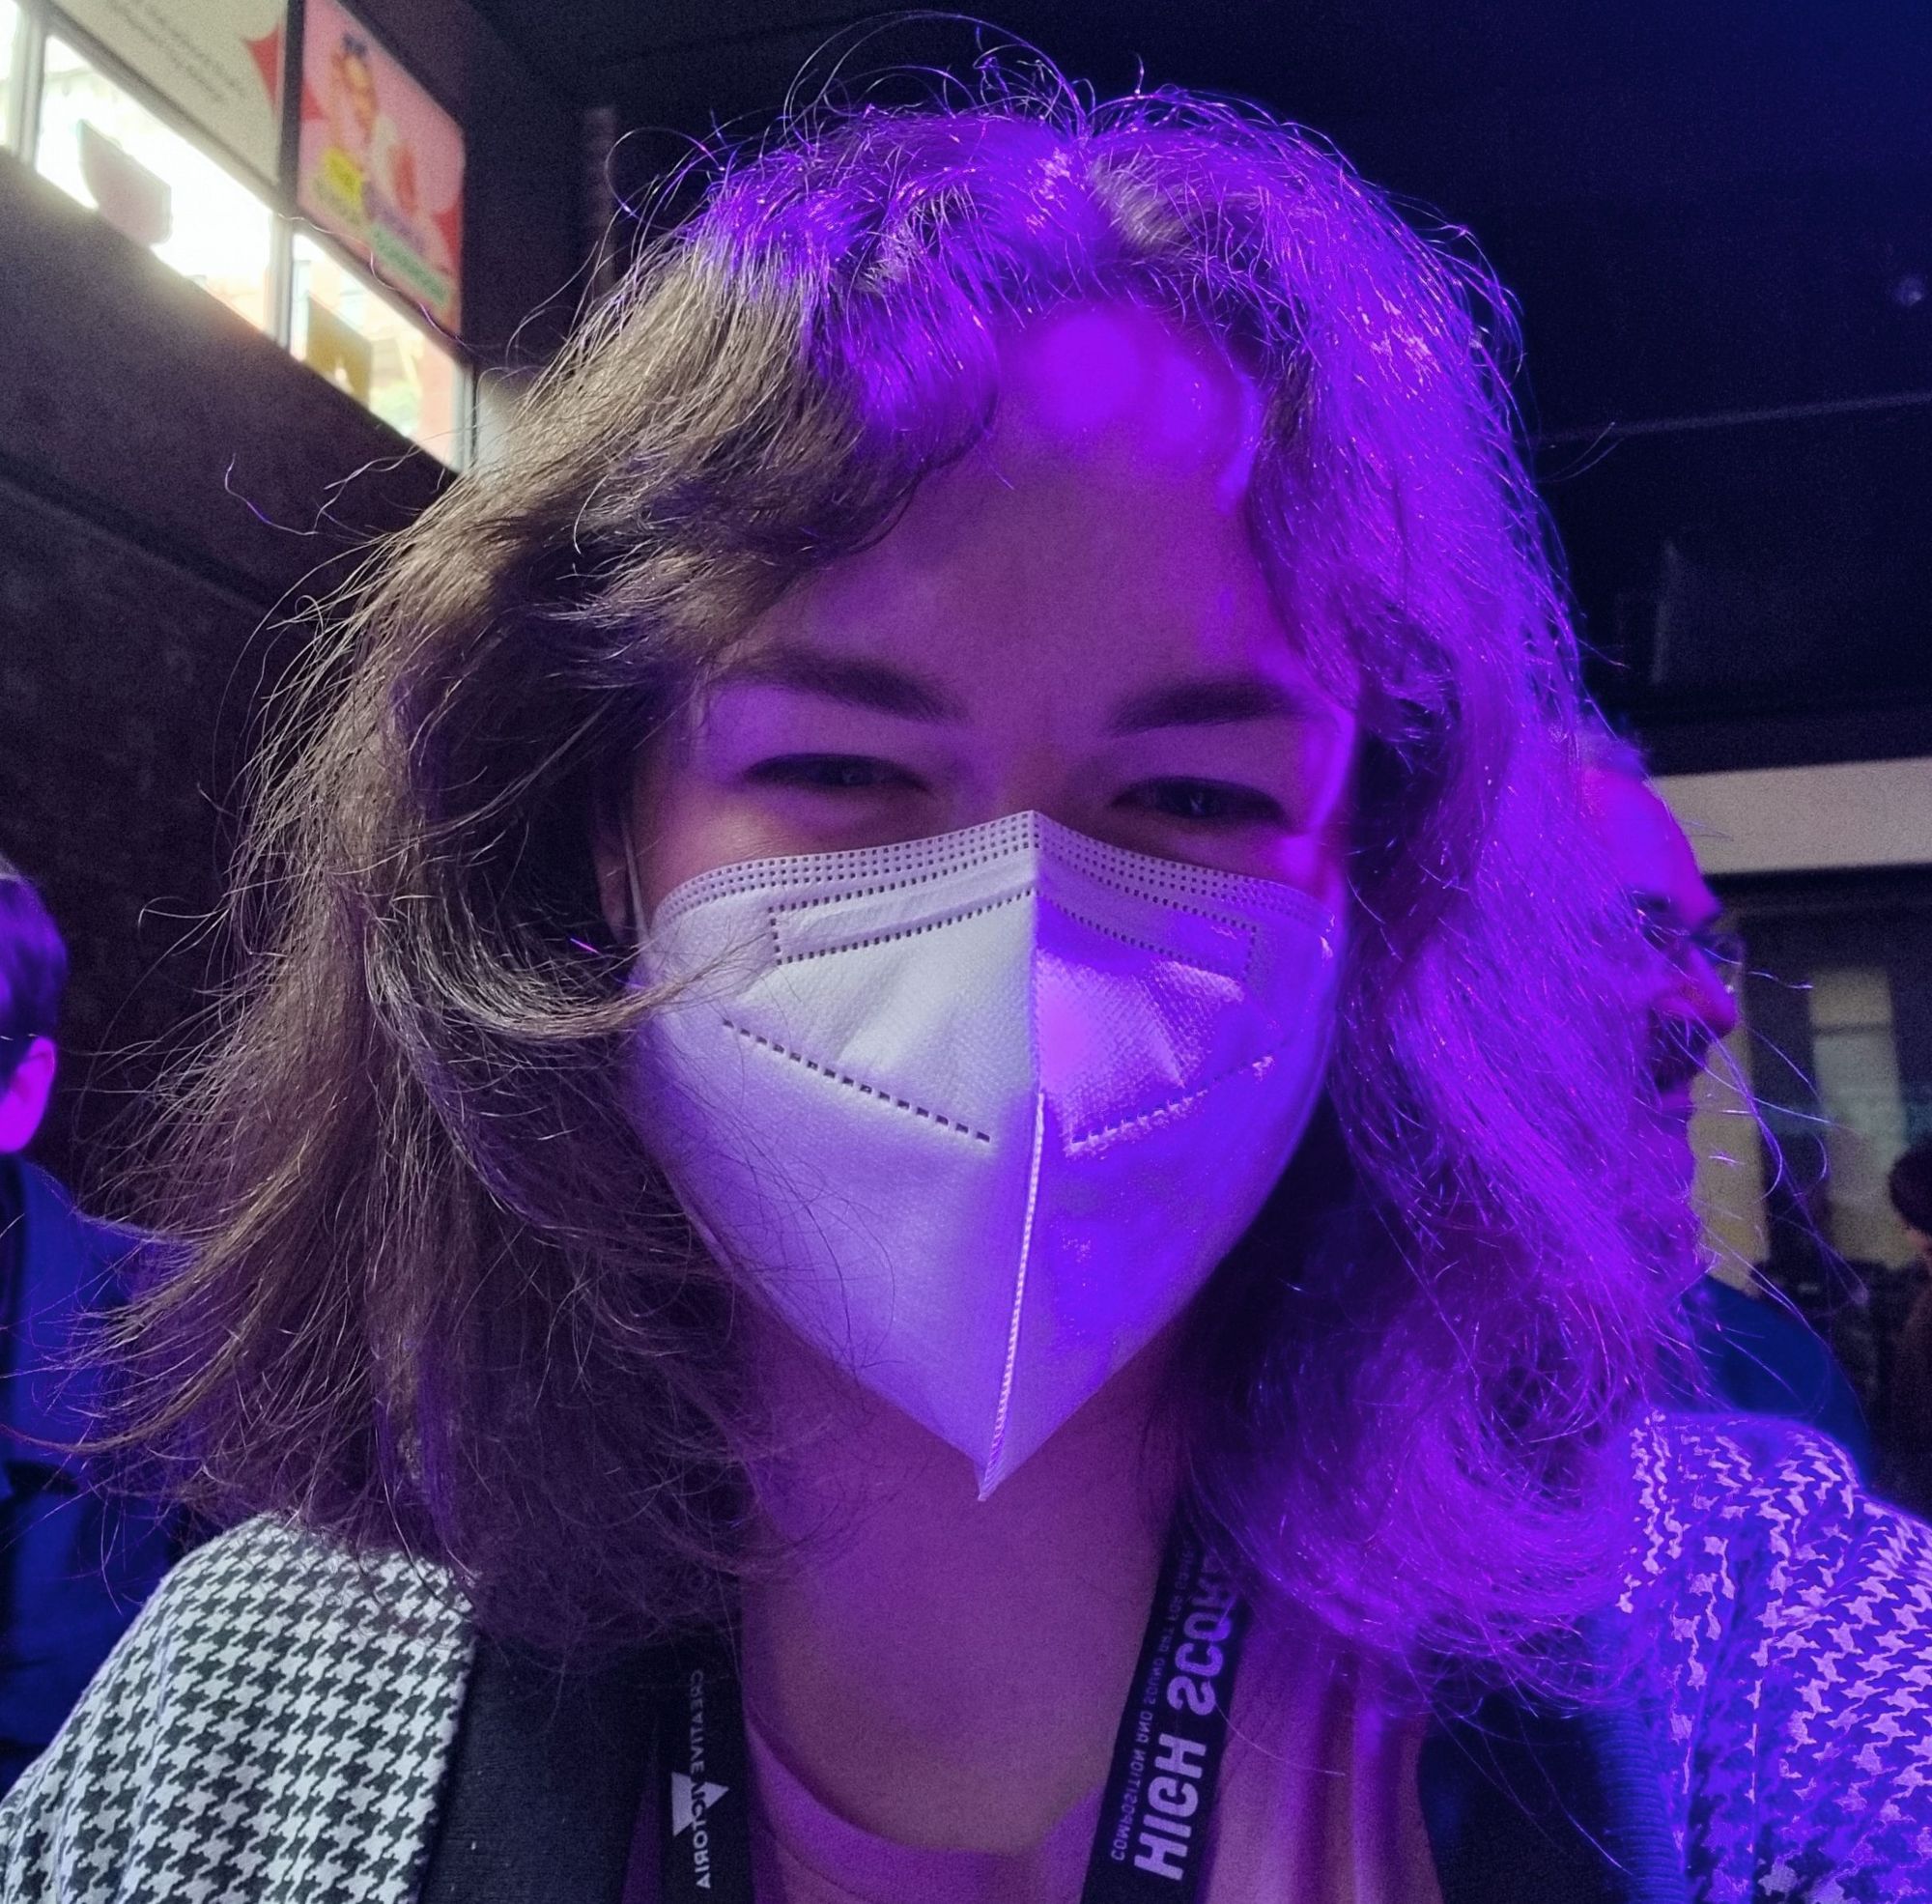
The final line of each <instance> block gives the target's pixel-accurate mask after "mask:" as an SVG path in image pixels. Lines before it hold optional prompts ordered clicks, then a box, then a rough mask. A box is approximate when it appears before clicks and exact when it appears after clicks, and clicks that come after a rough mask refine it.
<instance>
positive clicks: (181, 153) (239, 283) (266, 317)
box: [0, 0, 274, 330]
mask: <svg viewBox="0 0 1932 1904" xmlns="http://www.w3.org/2000/svg"><path fill="white" fill-rule="evenodd" d="M0 5H6V6H8V7H9V8H10V10H11V6H12V0H0ZM34 164H35V167H36V169H37V170H38V171H39V172H40V173H41V175H42V176H43V178H46V179H49V180H51V181H52V182H53V184H55V185H58V186H60V188H61V189H62V190H63V191H64V192H67V193H68V194H69V195H70V196H71V197H73V198H77V199H78V200H79V201H80V202H81V204H83V205H88V206H92V207H93V208H94V209H95V210H96V211H97V212H99V213H100V214H101V216H102V217H104V218H106V219H107V220H108V222H109V223H110V224H113V225H115V226H117V227H118V228H119V229H120V230H121V231H123V232H125V233H126V234H127V235H128V237H129V238H131V239H133V240H134V242H136V243H138V244H144V245H146V246H147V247H148V249H149V250H151V251H152V252H153V253H154V254H155V256H156V258H158V259H160V261H161V262H162V263H163V264H164V265H167V266H170V267H171V268H172V269H173V270H177V271H179V272H180V273H181V274H182V276H184V277H185V278H188V279H190V280H192V281H193V282H194V283H196V284H198V285H200V286H201V287H202V289H203V290H205V291H207V292H209V293H211V294H212V295H213V297H215V298H219V299H220V300H221V302H222V303H224V304H226V305H227V306H228V308H229V309H230V310H231V311H234V312H235V313H236V314H237V315H238V316H240V317H242V318H245V319H246V320H247V321H248V323H250V324H252V325H253V326H254V327H256V329H258V330H267V329H268V328H269V326H270V296H269V287H270V259H271V255H272V246H273V232H274V221H273V214H272V213H270V209H269V207H268V206H267V205H266V204H264V203H263V202H262V200H260V199H259V198H257V197H256V196H255V194H254V193H253V192H251V191H250V190H249V189H248V188H247V187H246V186H245V185H242V184H241V182H240V181H239V180H237V179H235V178H234V177H232V176H231V175H230V174H229V173H228V172H226V171H224V170H223V169H222V167H221V166H219V165H217V164H216V163H215V162H214V160H213V159H212V158H210V157H209V156H207V155H206V154H205V153H203V152H200V151H198V150H197V149H196V148H195V147H194V146H192V145H190V144H189V143H188V141H187V140H186V139H185V138H183V137H182V136H181V134H180V133H179V132H177V131H175V130H174V128H172V127H170V126H168V125H166V124H165V123H164V122H163V121H161V120H160V119H157V118H156V116H155V115H154V114H153V113H152V112H150V111H149V110H148V109H147V107H145V106H144V105H142V104H141V103H140V102H139V101H138V100H136V99H132V98H130V97H129V96H128V94H127V93H125V92H123V91H122V89H121V88H120V87H119V86H117V85H115V84H114V82H113V81H112V80H111V79H108V78H107V77H106V76H105V75H104V74H103V73H100V72H98V71H95V69H94V68H92V67H91V66H89V65H88V64H87V62H86V60H84V59H83V58H82V57H81V55H80V54H79V53H78V52H76V51H75V50H74V49H73V47H71V46H70V45H68V44H67V43H65V42H63V41H60V40H56V39H53V38H51V37H49V39H48V41H47V43H46V66H45V77H44V79H43V85H42V90H41V116H40V138H39V142H38V149H37V151H36V153H35V156H34Z"/></svg>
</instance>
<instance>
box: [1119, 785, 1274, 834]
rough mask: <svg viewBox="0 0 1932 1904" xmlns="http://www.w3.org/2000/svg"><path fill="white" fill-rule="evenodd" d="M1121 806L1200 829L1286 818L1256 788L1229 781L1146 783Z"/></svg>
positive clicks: (1128, 792)
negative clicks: (1197, 826)
mask: <svg viewBox="0 0 1932 1904" xmlns="http://www.w3.org/2000/svg"><path fill="white" fill-rule="evenodd" d="M1118 804H1119V805H1122V806H1125V807H1138V808H1140V809H1141V810H1143V811H1146V812H1150V813H1158V814H1159V815H1160V816H1161V817H1162V818H1163V819H1170V820H1187V821H1191V822H1193V823H1194V824H1196V825H1200V826H1217V825H1218V826H1239V825H1242V824H1247V823H1253V822H1257V821H1270V820H1279V819H1281V818H1282V817H1283V815H1282V810H1281V803H1280V802H1279V801H1278V800H1275V799H1272V798H1271V797H1270V796H1269V795H1267V794H1265V793H1263V792H1261V791H1260V790H1259V789H1258V788H1256V787H1251V786H1236V785H1233V784H1231V783H1230V782H1229V781H1180V780H1173V781H1142V782H1141V783H1140V784H1139V785H1138V786H1130V787H1129V788H1128V789H1127V790H1126V792H1124V793H1123V794H1122V795H1121V797H1120V801H1119V803H1118Z"/></svg>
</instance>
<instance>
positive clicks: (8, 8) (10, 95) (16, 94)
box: [0, 0, 21, 141]
mask: <svg viewBox="0 0 1932 1904" xmlns="http://www.w3.org/2000/svg"><path fill="white" fill-rule="evenodd" d="M19 64H20V9H19V8H18V7H17V6H16V5H15V4H14V0H0V141H4V140H10V139H11V138H12V137H13V131H14V119H15V116H16V115H17V114H18V112H19V109H20V79H21V75H20V72H19V71H18V69H19Z"/></svg>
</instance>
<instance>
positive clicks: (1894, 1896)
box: [0, 1420, 1932, 1904]
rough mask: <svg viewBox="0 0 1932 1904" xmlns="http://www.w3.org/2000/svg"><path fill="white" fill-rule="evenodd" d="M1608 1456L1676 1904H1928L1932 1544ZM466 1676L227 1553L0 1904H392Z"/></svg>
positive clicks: (260, 1524)
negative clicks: (1619, 1487)
mask: <svg viewBox="0 0 1932 1904" xmlns="http://www.w3.org/2000/svg"><path fill="white" fill-rule="evenodd" d="M1634 1456H1635V1465H1636V1469H1637V1475H1638V1481H1639V1485H1640V1487H1641V1490H1642V1496H1643V1518H1644V1536H1643V1541H1642V1550H1641V1552H1640V1553H1639V1555H1638V1557H1637V1559H1636V1562H1635V1564H1634V1566H1633V1569H1632V1571H1631V1575H1630V1578H1629V1582H1628V1586H1627V1590H1626V1592H1625V1594H1624V1597H1623V1601H1622V1610H1623V1613H1624V1616H1625V1619H1626V1621H1627V1626H1626V1632H1627V1634H1628V1635H1629V1638H1630V1641H1631V1645H1632V1652H1633V1655H1634V1670H1635V1672H1636V1676H1637V1681H1638V1684H1639V1686H1640V1688H1641V1689H1642V1691H1643V1692H1644V1701H1643V1702H1644V1705H1645V1706H1646V1708H1647V1709H1648V1712H1649V1715H1650V1719H1651V1722H1652V1724H1653V1726H1654V1728H1655V1738H1656V1744H1657V1748H1658V1759H1659V1764H1660V1770H1661V1772H1662V1777H1663V1781H1664V1791H1663V1794H1662V1796H1663V1798H1664V1802H1665V1805H1666V1807H1667V1810H1668V1813H1669V1815H1670V1817H1671V1819H1672V1822H1673V1824H1674V1826H1675V1830H1676V1833H1677V1838H1678V1843H1679V1845H1680V1846H1681V1847H1682V1849H1683V1853H1684V1857H1685V1862H1686V1865H1687V1867H1688V1871H1689V1876H1690V1895H1691V1896H1692V1897H1693V1898H1694V1899H1695V1900H1696V1904H1932V1529H1928V1528H1927V1527H1925V1526H1924V1525H1922V1524H1921V1523H1919V1522H1918V1521H1916V1520H1908V1519H1906V1518H1905V1517H1904V1516H1902V1515H1898V1514H1894V1513H1892V1512H1891V1511H1890V1510H1889V1509H1886V1508H1883V1507H1880V1506H1877V1505H1876V1504H1874V1503H1873V1502H1871V1501H1869V1500H1867V1499H1866V1498H1865V1497H1864V1496H1862V1495H1861V1493H1860V1492H1858V1489H1857V1485H1856V1483H1855V1482H1854V1481H1853V1479H1852V1476H1851V1471H1850V1468H1849V1466H1848V1464H1846V1462H1845V1459H1844V1457H1843V1456H1842V1455H1841V1454H1840V1453H1839V1452H1838V1451H1837V1450H1836V1449H1835V1448H1833V1446H1832V1445H1831V1444H1830V1443H1829V1442H1824V1441H1820V1440H1818V1439H1817V1438H1816V1437H1815V1436H1811V1435H1802V1434H1797V1433H1793V1432H1789V1431H1787V1430H1784V1429H1782V1428H1779V1427H1776V1426H1773V1425H1771V1424H1766V1423H1761V1422H1750V1421H1742V1420H1741V1421H1735V1422H1712V1421H1702V1422H1700V1421H1690V1420H1659V1421H1654V1422H1651V1423H1648V1424H1646V1425H1644V1426H1643V1427H1642V1428H1641V1429H1639V1431H1638V1432H1637V1434H1636V1436H1635V1439H1634ZM469 1658H470V1637H469V1626H468V1622H467V1620H466V1619H465V1616H464V1613H463V1611H462V1608H461V1606H460V1604H459V1603H458V1600H457V1598H456V1596H455V1594H454V1593H453V1592H452V1591H451V1589H450V1587H449V1584H448V1582H447V1580H446V1579H445V1578H444V1577H442V1576H440V1575H439V1574H437V1573H436V1572H435V1571H434V1570H433V1569H428V1568H420V1567H412V1566H410V1565H409V1564H407V1563H405V1562H403V1561H399V1560H398V1561H388V1562H377V1563H371V1564H370V1565H368V1566H367V1567H362V1568H358V1567H357V1566H356V1565H355V1563H354V1562H352V1561H350V1560H348V1559H346V1558H345V1557H343V1556H342V1555H340V1554H339V1553H337V1552H335V1551H334V1550H332V1549H329V1548H328V1547H327V1546H325V1545H324V1544H323V1543H321V1542H319V1541H317V1540H314V1539H313V1538H310V1537H308V1536H304V1535H301V1534H298V1533H295V1532H293V1531H291V1530H289V1529H287V1528H284V1527H281V1526H278V1525H276V1524H273V1523H271V1522H269V1521H266V1520H257V1521H251V1522H249V1523H248V1524H247V1525H246V1526H243V1527H241V1528H238V1529H237V1530H236V1531H235V1532H233V1533H231V1534H227V1535H224V1536H223V1537H222V1538H221V1539H219V1540H217V1541H214V1542H213V1543H211V1545H209V1546H208V1547H206V1548H203V1549H201V1550H200V1551H199V1552H197V1553H195V1554H193V1555H191V1556H190V1557H189V1558H188V1559H186V1560H185V1561H184V1562H183V1563H182V1564H181V1566H179V1567H178V1568H177V1569H176V1570H175V1571H174V1573H173V1574H171V1575H170V1576H169V1577H168V1579H167V1580H166V1582H165V1583H164V1584H163V1585H162V1587H161V1589H160V1591H159V1592H158V1593H157V1594H156V1596H155V1598H154V1600H153V1601H152V1602H151V1603H150V1604H149V1606H148V1607H147V1608H146V1610H145V1611H144V1612H143V1613H142V1615H141V1617H140V1618H139V1619H138V1620H137V1621H136V1622H135V1624H134V1626H133V1627H132V1628H131V1629H130V1630H129V1632H128V1635H127V1636H126V1638H125V1639H124V1640H123V1641H122V1643H121V1645H120V1646H119V1647H118V1648H117V1649H116V1651H115V1653H114V1654H113V1656H112V1657H111V1658H110V1659H109V1661H108V1662H107V1663H106V1664H105V1665H104V1666H103V1667H102V1668H101V1670H100V1673H99V1675H98V1677H97V1678H96V1680H95V1683H94V1685H93V1686H92V1687H91V1688H90V1689H89V1691H88V1693H87V1696H86V1698H85V1699H83V1701H82V1702H81V1705H80V1707H79V1708H78V1710H77V1711H76V1712H75V1714H74V1716H73V1717H72V1719H70V1720H69V1722H68V1725H67V1728H66V1729H65V1730H64V1731H63V1732H62V1734H61V1736H60V1738H59V1739H58V1740H57V1741H56V1742H55V1743H54V1745H53V1747H52V1748H50V1749H49V1750H48V1752H47V1753H46V1755H45V1756H44V1757H43V1758H42V1759H41V1760H40V1762H39V1763H38V1764H37V1765H35V1766H34V1767H33V1768H32V1770H30V1771H29V1772H28V1774H27V1775H26V1776H25V1777H24V1778H23V1779H22V1780H21V1781H20V1783H19V1784H18V1785H17V1786H15V1787H14V1792H13V1794H12V1795H11V1796H10V1797H9V1798H8V1800H7V1802H6V1804H5V1805H0V1904H413V1899H414V1898H415V1895H416V1891H417V1889H418V1887H419V1885H420V1882H421V1879H422V1874H423V1868H424V1861H425V1859H426V1856H427V1851H428V1846H429V1842H430V1836H431V1833H432V1831H433V1829H434V1826H435V1821H436V1805H437V1801H438V1795H439V1793H440V1790H441V1788H442V1785H443V1775H444V1773H445V1771H446V1770H447V1767H448V1764H449V1759H450V1752H451V1748H452V1745H453V1742H454V1739H455V1735H456V1722H457V1717H458V1713H459V1710H460V1707H461V1704H462V1698H463V1691H464V1683H465V1679H466V1677H467V1674H468V1671H469ZM1551 1904H1560V1900H1554V1899H1552V1900H1551Z"/></svg>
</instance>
